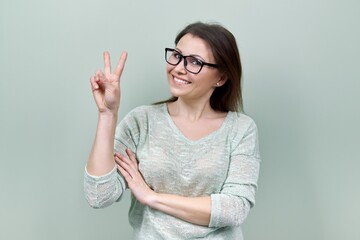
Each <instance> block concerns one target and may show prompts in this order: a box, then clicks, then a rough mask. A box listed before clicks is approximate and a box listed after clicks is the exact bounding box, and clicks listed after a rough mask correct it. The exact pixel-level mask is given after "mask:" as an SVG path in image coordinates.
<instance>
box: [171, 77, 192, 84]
mask: <svg viewBox="0 0 360 240" xmlns="http://www.w3.org/2000/svg"><path fill="white" fill-rule="evenodd" d="M174 81H175V82H176V83H180V84H186V85H187V84H191V82H188V81H185V80H182V79H179V78H176V77H174Z"/></svg>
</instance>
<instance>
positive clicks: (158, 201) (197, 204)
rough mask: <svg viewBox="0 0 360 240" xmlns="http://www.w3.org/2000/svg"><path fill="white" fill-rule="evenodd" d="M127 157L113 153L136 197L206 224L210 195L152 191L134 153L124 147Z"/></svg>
mask: <svg viewBox="0 0 360 240" xmlns="http://www.w3.org/2000/svg"><path fill="white" fill-rule="evenodd" d="M126 153H127V155H128V157H126V156H123V155H121V154H118V153H116V154H115V162H116V163H117V169H118V170H119V172H120V173H121V174H122V175H123V176H124V178H125V180H126V181H127V183H128V187H129V189H130V190H131V192H132V193H133V194H134V196H135V197H136V199H137V200H138V201H139V202H140V203H142V204H144V205H146V206H148V207H150V208H153V209H156V210H159V211H162V212H164V213H166V214H169V215H172V216H174V217H177V218H180V219H182V220H185V221H187V222H191V223H193V224H197V225H204V226H208V225H209V222H210V215H211V197H210V196H202V197H182V196H178V195H172V194H162V193H156V192H154V191H153V190H152V189H151V188H150V187H149V186H148V185H147V184H146V182H145V180H144V179H143V177H142V175H141V173H140V172H139V170H138V163H137V160H136V159H135V156H134V154H133V153H132V152H131V151H130V150H129V149H126Z"/></svg>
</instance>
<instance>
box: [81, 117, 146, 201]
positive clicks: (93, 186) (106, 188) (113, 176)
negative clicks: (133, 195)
mask: <svg viewBox="0 0 360 240" xmlns="http://www.w3.org/2000/svg"><path fill="white" fill-rule="evenodd" d="M138 112H139V111H138V110H133V111H131V112H130V113H129V114H128V115H127V116H125V118H124V119H123V120H122V121H121V122H120V123H119V125H118V126H117V128H116V132H115V140H114V152H118V153H120V154H122V155H124V156H127V155H126V152H125V150H126V148H130V150H131V151H132V152H134V153H136V148H137V144H138V142H139V136H140V127H141V126H140V123H139V120H138V118H137V113H138ZM126 188H127V185H126V181H125V179H124V177H123V176H122V175H121V174H120V172H118V171H117V168H116V167H114V169H113V170H112V171H110V172H109V173H107V174H105V175H103V176H91V175H90V174H89V173H88V172H87V171H86V168H85V174H84V191H85V197H86V199H87V201H88V203H89V205H90V206H91V207H93V208H104V207H107V206H109V205H111V204H113V203H114V202H116V201H120V199H121V196H122V194H123V192H124V191H125V189H126Z"/></svg>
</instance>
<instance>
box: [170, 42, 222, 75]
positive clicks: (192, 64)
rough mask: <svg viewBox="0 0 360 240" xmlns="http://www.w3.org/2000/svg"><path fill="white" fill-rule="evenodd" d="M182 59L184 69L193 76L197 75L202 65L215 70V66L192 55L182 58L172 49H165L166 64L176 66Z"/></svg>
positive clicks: (182, 56)
mask: <svg viewBox="0 0 360 240" xmlns="http://www.w3.org/2000/svg"><path fill="white" fill-rule="evenodd" d="M183 59H184V67H185V69H186V70H187V71H188V72H191V73H194V74H198V73H199V72H200V71H201V69H202V68H203V66H204V65H206V66H209V67H214V68H217V65H216V64H213V63H207V62H204V61H202V60H200V59H198V58H196V57H195V56H192V55H189V56H184V55H182V54H181V53H179V52H178V51H176V50H175V49H172V48H165V60H166V62H167V63H168V64H170V65H173V66H176V65H178V64H179V63H180V62H181V60H183Z"/></svg>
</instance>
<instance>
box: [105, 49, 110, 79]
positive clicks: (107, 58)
mask: <svg viewBox="0 0 360 240" xmlns="http://www.w3.org/2000/svg"><path fill="white" fill-rule="evenodd" d="M104 73H105V75H106V76H109V75H110V74H111V64H110V53H109V52H104Z"/></svg>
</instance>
